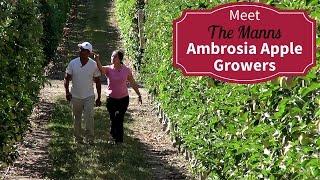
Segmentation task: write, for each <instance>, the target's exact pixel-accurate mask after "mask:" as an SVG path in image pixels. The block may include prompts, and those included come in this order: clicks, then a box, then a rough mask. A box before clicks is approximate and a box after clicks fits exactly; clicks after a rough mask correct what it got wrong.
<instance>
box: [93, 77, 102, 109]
mask: <svg viewBox="0 0 320 180" xmlns="http://www.w3.org/2000/svg"><path fill="white" fill-rule="evenodd" d="M94 82H95V83H96V89H97V94H98V98H97V100H96V106H100V105H101V81H100V77H94Z"/></svg>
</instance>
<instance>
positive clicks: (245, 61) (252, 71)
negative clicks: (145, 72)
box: [173, 3, 316, 84]
mask: <svg viewBox="0 0 320 180" xmlns="http://www.w3.org/2000/svg"><path fill="white" fill-rule="evenodd" d="M315 64H316V22H315V20H313V19H310V18H309V16H308V14H307V13H306V12H304V11H298V10H286V11H280V10H277V9H275V8H274V7H272V6H267V5H264V4H261V3H231V4H225V5H222V6H218V7H216V8H214V9H212V10H187V11H184V12H183V14H182V16H181V17H180V18H179V19H176V20H174V21H173V65H174V66H175V67H177V68H180V69H181V70H182V72H183V74H184V75H187V76H211V77H213V78H215V79H219V80H222V81H226V82H233V83H241V84H253V83H259V82H265V81H268V80H271V79H273V78H275V77H278V76H298V75H306V73H307V72H308V70H309V69H310V68H311V67H312V66H314V65H315Z"/></svg>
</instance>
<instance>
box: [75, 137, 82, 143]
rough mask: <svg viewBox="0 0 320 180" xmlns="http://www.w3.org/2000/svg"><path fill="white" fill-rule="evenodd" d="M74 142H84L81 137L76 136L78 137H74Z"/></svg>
mask: <svg viewBox="0 0 320 180" xmlns="http://www.w3.org/2000/svg"><path fill="white" fill-rule="evenodd" d="M74 142H75V143H78V144H83V143H84V142H83V139H82V138H78V137H76V138H74Z"/></svg>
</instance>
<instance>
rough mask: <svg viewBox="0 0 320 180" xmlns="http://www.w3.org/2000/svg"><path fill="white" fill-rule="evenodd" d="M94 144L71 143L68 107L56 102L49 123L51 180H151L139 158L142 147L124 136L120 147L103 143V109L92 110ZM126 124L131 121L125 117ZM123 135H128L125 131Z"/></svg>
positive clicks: (105, 134)
mask: <svg viewBox="0 0 320 180" xmlns="http://www.w3.org/2000/svg"><path fill="white" fill-rule="evenodd" d="M94 118H95V143H94V144H93V145H89V144H86V143H84V144H79V143H75V142H74V140H73V121H72V111H71V106H70V104H69V103H68V102H67V101H66V100H64V99H63V98H62V97H61V98H59V99H58V100H57V103H56V105H55V109H54V112H53V115H52V119H51V122H50V123H49V127H48V128H49V130H50V131H51V134H52V139H51V142H50V144H49V156H50V159H51V161H52V165H53V168H52V169H53V170H52V172H48V174H49V178H52V179H151V173H150V172H151V169H150V167H148V164H147V162H146V159H145V158H144V154H143V150H142V148H143V146H144V145H143V144H142V143H140V142H139V141H138V140H136V139H133V138H132V137H129V136H127V135H125V137H124V142H125V143H123V144H122V145H111V144H108V143H107V140H108V135H109V127H110V125H109V118H108V112H107V110H106V107H105V105H104V106H103V107H99V108H95V115H94ZM126 120H127V121H132V119H130V116H128V115H127V116H126ZM125 132H129V130H128V129H125Z"/></svg>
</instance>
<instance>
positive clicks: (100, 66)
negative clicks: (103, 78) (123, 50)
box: [93, 53, 108, 74]
mask: <svg viewBox="0 0 320 180" xmlns="http://www.w3.org/2000/svg"><path fill="white" fill-rule="evenodd" d="M93 57H94V60H95V61H96V63H97V66H98V68H99V71H100V72H101V74H108V69H107V66H102V64H101V62H100V56H99V54H97V53H93Z"/></svg>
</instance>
